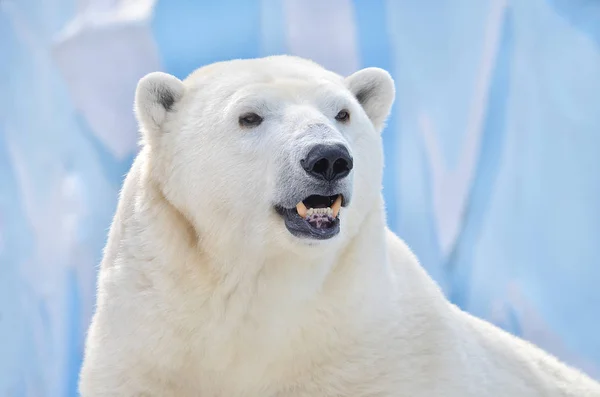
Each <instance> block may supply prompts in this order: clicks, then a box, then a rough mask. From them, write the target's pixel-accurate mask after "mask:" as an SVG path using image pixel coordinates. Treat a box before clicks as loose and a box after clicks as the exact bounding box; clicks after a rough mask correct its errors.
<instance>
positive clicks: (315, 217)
mask: <svg viewBox="0 0 600 397" xmlns="http://www.w3.org/2000/svg"><path fill="white" fill-rule="evenodd" d="M306 221H307V222H308V223H310V225H311V226H312V227H314V228H317V229H326V228H327V227H329V226H330V225H331V223H332V222H334V221H335V219H334V218H332V217H331V216H330V215H327V214H312V215H309V216H308V217H307V218H306Z"/></svg>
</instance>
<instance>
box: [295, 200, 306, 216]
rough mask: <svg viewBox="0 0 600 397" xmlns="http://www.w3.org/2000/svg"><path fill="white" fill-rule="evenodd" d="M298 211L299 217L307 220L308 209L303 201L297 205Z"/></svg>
mask: <svg viewBox="0 0 600 397" xmlns="http://www.w3.org/2000/svg"><path fill="white" fill-rule="evenodd" d="M296 211H298V215H300V216H301V217H302V218H306V212H307V209H306V206H305V205H304V203H303V202H302V201H300V202H299V203H298V204H296Z"/></svg>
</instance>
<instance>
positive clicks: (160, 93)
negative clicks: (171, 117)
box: [135, 72, 185, 138]
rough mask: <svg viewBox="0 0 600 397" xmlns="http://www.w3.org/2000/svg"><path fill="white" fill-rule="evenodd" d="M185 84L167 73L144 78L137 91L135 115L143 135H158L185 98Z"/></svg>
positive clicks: (155, 73) (149, 75) (148, 75)
mask: <svg viewBox="0 0 600 397" xmlns="http://www.w3.org/2000/svg"><path fill="white" fill-rule="evenodd" d="M184 91H185V87H184V85H183V82H182V81H181V80H179V79H178V78H177V77H175V76H171V75H170V74H167V73H162V72H154V73H150V74H147V75H146V76H144V77H142V78H141V79H140V81H139V82H138V85H137V89H136V91H135V114H136V116H137V119H138V122H139V124H140V127H141V128H142V130H143V133H144V134H146V135H148V134H149V135H151V136H149V137H147V138H152V135H154V134H158V133H159V132H160V130H161V127H162V125H163V123H164V121H165V118H166V116H167V113H168V112H171V111H172V110H173V107H174V106H175V104H176V103H177V102H179V101H180V100H181V98H183V94H184Z"/></svg>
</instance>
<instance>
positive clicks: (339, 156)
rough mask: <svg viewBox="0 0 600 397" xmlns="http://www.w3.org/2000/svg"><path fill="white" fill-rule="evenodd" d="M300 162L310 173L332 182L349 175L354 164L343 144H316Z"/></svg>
mask: <svg viewBox="0 0 600 397" xmlns="http://www.w3.org/2000/svg"><path fill="white" fill-rule="evenodd" d="M300 164H301V165H302V168H304V170H305V171H306V172H308V173H309V174H310V175H312V176H314V177H316V178H320V179H325V180H326V181H330V182H331V181H337V180H338V179H342V178H343V177H345V176H347V175H348V174H349V173H350V170H352V165H353V164H352V157H350V153H348V149H346V148H345V147H344V146H343V145H316V146H314V147H313V148H312V149H311V150H310V151H309V152H308V155H306V157H305V158H304V159H302V160H300Z"/></svg>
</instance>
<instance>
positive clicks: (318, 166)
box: [312, 159, 329, 175]
mask: <svg viewBox="0 0 600 397" xmlns="http://www.w3.org/2000/svg"><path fill="white" fill-rule="evenodd" d="M328 169H329V160H327V159H321V160H319V161H317V162H316V163H315V165H313V167H312V172H314V173H317V174H321V175H325V174H327V170H328Z"/></svg>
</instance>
